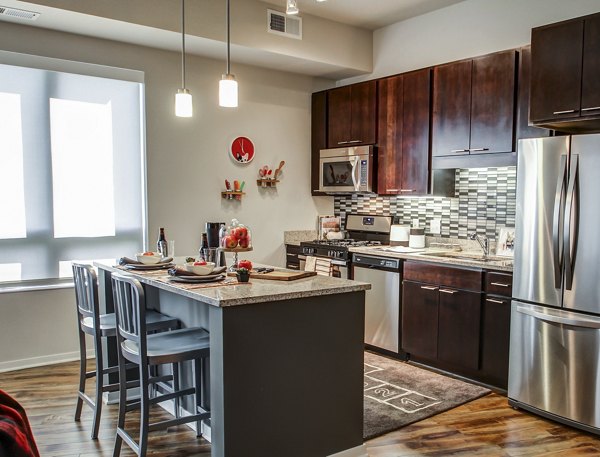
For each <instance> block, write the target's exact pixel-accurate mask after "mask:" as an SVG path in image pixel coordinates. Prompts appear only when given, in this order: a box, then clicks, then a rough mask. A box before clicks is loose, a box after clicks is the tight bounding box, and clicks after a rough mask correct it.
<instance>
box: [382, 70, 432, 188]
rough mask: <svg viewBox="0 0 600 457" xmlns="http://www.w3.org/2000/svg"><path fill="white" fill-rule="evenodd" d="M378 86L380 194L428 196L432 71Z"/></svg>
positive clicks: (384, 81)
mask: <svg viewBox="0 0 600 457" xmlns="http://www.w3.org/2000/svg"><path fill="white" fill-rule="evenodd" d="M378 84H379V87H378V97H379V103H378V115H377V125H378V146H379V153H378V154H379V156H378V158H379V162H378V189H379V193H380V194H400V195H424V194H427V190H428V182H429V111H430V109H429V106H430V103H429V102H430V88H431V72H430V70H429V69H426V70H419V71H416V72H412V73H407V74H404V75H399V76H393V77H390V78H385V79H381V80H379V81H378Z"/></svg>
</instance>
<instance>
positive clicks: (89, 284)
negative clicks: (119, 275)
mask: <svg viewBox="0 0 600 457" xmlns="http://www.w3.org/2000/svg"><path fill="white" fill-rule="evenodd" d="M72 266H73V280H74V282H75V301H76V303H77V314H78V318H79V321H80V322H81V320H82V319H83V317H91V318H92V319H93V321H94V329H98V328H100V327H99V325H100V310H99V309H98V277H97V276H96V271H95V270H94V268H93V267H92V266H91V265H86V264H83V263H77V262H72Z"/></svg>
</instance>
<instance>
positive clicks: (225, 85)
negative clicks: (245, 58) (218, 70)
mask: <svg viewBox="0 0 600 457" xmlns="http://www.w3.org/2000/svg"><path fill="white" fill-rule="evenodd" d="M219 106H223V107H225V108H237V106H238V83H237V81H236V80H235V76H233V75H231V74H227V75H223V78H222V79H221V81H219Z"/></svg>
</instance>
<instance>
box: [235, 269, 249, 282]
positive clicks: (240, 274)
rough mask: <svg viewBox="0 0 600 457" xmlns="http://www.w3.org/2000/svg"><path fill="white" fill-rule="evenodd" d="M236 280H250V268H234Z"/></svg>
mask: <svg viewBox="0 0 600 457" xmlns="http://www.w3.org/2000/svg"><path fill="white" fill-rule="evenodd" d="M235 275H236V276H237V280H238V282H248V281H249V280H250V270H248V269H247V268H238V269H237V270H235Z"/></svg>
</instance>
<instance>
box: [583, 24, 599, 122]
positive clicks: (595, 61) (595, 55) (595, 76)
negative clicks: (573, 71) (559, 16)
mask: <svg viewBox="0 0 600 457" xmlns="http://www.w3.org/2000/svg"><path fill="white" fill-rule="evenodd" d="M581 114H582V115H587V114H590V115H598V114H600V15H596V16H593V17H590V18H588V19H586V20H585V24H584V37H583V69H582V80H581Z"/></svg>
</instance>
